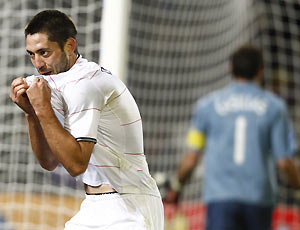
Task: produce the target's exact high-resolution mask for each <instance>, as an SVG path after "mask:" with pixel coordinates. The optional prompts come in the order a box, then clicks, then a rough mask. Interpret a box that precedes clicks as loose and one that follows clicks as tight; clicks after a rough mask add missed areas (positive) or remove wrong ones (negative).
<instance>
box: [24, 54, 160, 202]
mask: <svg viewBox="0 0 300 230" xmlns="http://www.w3.org/2000/svg"><path fill="white" fill-rule="evenodd" d="M34 77H36V76H29V77H27V78H26V81H27V82H28V83H29V84H30V82H32V80H33V79H34ZM40 77H43V78H44V79H45V80H47V82H48V84H49V86H50V87H51V90H52V91H51V104H52V107H53V109H54V111H55V114H56V116H57V118H58V119H59V121H60V123H61V124H62V126H63V127H64V128H65V129H66V130H67V131H68V132H69V133H70V134H72V135H73V136H74V138H75V139H76V140H77V141H92V142H94V143H95V146H94V150H93V152H92V155H91V158H90V162H89V165H88V167H87V169H86V171H85V172H84V173H83V174H82V175H80V177H81V178H82V181H83V182H84V183H85V184H88V185H91V186H98V185H101V184H110V185H111V186H112V187H113V188H114V189H115V190H117V191H118V192H119V193H137V194H152V195H156V196H160V195H159V191H158V188H157V185H156V182H155V180H154V179H153V178H152V177H151V175H150V174H149V169H148V164H147V162H146V158H145V155H144V147H143V130H142V119H141V116H140V113H139V110H138V107H137V105H136V102H135V100H134V98H133V97H132V95H131V93H130V92H129V90H128V89H127V87H126V86H125V85H124V84H123V82H122V81H121V80H120V79H119V78H117V77H115V76H113V75H111V74H110V73H109V72H108V71H106V70H105V69H103V68H102V67H100V66H99V65H98V64H96V63H94V62H88V61H87V60H86V59H83V58H82V57H79V58H78V59H77V61H76V63H75V64H74V65H73V66H72V68H71V69H70V70H68V71H67V72H63V73H60V74H57V75H50V76H40Z"/></svg>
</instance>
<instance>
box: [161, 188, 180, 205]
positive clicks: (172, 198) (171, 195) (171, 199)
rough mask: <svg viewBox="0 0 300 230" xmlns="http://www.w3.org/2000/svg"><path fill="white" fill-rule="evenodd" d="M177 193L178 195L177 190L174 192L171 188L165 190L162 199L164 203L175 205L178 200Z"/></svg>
mask: <svg viewBox="0 0 300 230" xmlns="http://www.w3.org/2000/svg"><path fill="white" fill-rule="evenodd" d="M179 195H180V193H179V192H176V191H174V190H173V189H169V190H167V192H166V195H165V197H164V198H163V201H164V202H165V203H169V204H175V205H177V203H178V200H179Z"/></svg>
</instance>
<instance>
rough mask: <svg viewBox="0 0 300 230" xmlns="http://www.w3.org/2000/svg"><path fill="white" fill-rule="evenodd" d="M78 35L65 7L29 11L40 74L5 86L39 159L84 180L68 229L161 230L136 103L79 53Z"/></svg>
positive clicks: (29, 36) (31, 48)
mask: <svg viewBox="0 0 300 230" xmlns="http://www.w3.org/2000/svg"><path fill="white" fill-rule="evenodd" d="M76 34H77V31H76V28H75V25H74V24H73V22H72V20H71V19H70V18H69V17H68V16H67V15H66V14H64V13H63V12H60V11H57V10H45V11H42V12H40V13H38V14H37V15H36V16H34V17H33V18H32V19H31V21H30V22H29V23H28V24H27V26H26V28H25V38H26V50H27V52H28V54H29V56H30V59H31V62H32V64H33V65H34V67H35V68H36V69H37V71H38V72H39V74H40V75H39V76H29V77H27V78H22V77H19V78H16V79H15V80H14V81H13V82H12V84H11V92H10V97H11V99H12V101H13V102H15V103H16V104H17V105H18V106H19V107H20V108H21V109H22V110H23V111H24V113H25V117H26V119H27V121H28V131H29V137H30V142H31V146H32V149H33V152H34V154H35V156H36V158H37V160H38V161H39V163H40V165H41V166H42V167H43V168H45V169H47V170H50V171H51V170H54V169H55V168H56V167H57V165H58V164H62V165H63V166H64V167H65V169H66V170H67V171H68V172H69V174H70V175H71V176H73V177H78V178H80V179H81V180H82V181H83V183H84V186H85V192H86V198H85V200H84V201H83V203H82V205H81V208H80V210H79V212H78V213H77V214H76V215H75V216H74V217H73V218H71V220H69V221H68V222H67V223H66V224H65V230H79V229H80V230H89V229H98V230H101V229H106V230H120V229H131V230H134V229H136V230H143V229H144V230H146V229H147V230H162V229H163V225H164V224H163V205H162V200H161V196H160V193H159V190H158V188H157V185H156V182H155V181H154V179H153V178H152V177H151V175H150V173H149V169H148V165H147V162H146V159H145V155H144V147H143V131H142V119H141V116H140V113H139V109H138V107H137V104H136V102H135V100H134V98H133V97H132V95H131V94H130V92H129V90H128V89H127V88H126V86H125V85H124V84H123V83H122V82H121V80H120V79H119V78H117V77H115V76H113V75H112V74H111V73H110V72H109V71H107V70H105V69H104V68H102V67H100V66H99V65H98V64H96V63H94V62H89V61H88V60H86V59H84V58H83V57H82V56H81V55H80V54H79V53H78V50H77V41H76Z"/></svg>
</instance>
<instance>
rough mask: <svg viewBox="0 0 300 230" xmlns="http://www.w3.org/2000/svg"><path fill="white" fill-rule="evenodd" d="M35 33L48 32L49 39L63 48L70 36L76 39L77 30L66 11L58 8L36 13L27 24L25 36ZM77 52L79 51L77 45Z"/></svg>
mask: <svg viewBox="0 0 300 230" xmlns="http://www.w3.org/2000/svg"><path fill="white" fill-rule="evenodd" d="M35 33H46V34H47V35H48V40H49V41H52V42H57V43H58V45H59V46H60V48H61V49H62V50H63V49H64V45H65V43H66V41H67V40H68V38H70V37H71V38H74V39H75V40H76V35H77V30H76V27H75V25H74V23H73V21H72V19H71V18H70V17H69V16H67V15H66V14H65V13H63V12H61V11H58V10H44V11H41V12H39V13H38V14H36V15H35V16H34V17H33V18H32V19H31V20H30V22H29V23H28V24H27V26H26V28H25V38H26V37H27V35H33V34H35ZM75 53H76V54H77V53H78V51H77V46H76V49H75Z"/></svg>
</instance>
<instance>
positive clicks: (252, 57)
mask: <svg viewBox="0 0 300 230" xmlns="http://www.w3.org/2000/svg"><path fill="white" fill-rule="evenodd" d="M231 64H232V74H233V76H234V77H241V78H246V79H249V80H252V79H253V78H254V77H255V75H256V74H257V73H258V71H259V70H260V69H262V68H263V56H262V52H261V51H260V50H259V49H258V48H256V47H255V46H253V45H251V44H246V45H243V46H241V47H240V48H238V49H237V50H236V51H235V52H234V53H233V54H232V56H231Z"/></svg>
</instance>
